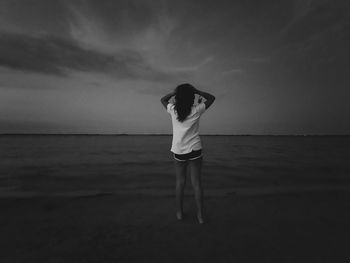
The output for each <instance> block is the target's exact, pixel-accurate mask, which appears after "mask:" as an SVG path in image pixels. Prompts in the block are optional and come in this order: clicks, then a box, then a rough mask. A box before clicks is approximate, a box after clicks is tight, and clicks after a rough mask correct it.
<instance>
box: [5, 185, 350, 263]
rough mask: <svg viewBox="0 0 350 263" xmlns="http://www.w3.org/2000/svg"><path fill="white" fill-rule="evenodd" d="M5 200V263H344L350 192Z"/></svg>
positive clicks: (349, 229)
mask: <svg viewBox="0 0 350 263" xmlns="http://www.w3.org/2000/svg"><path fill="white" fill-rule="evenodd" d="M174 201H175V200H174V197H173V196H171V195H169V196H149V195H141V194H140V195H135V194H130V195H128V194H122V195H116V194H113V195H97V196H83V197H63V196H61V197H31V198H15V197H8V198H5V197H2V198H1V199H0V204H1V208H2V209H1V210H2V212H1V216H0V232H1V237H0V242H1V248H2V249H1V250H2V253H1V262H3V263H7V262H9V263H10V262H11V263H12V262H26V263H28V262H35V263H38V262H65V263H69V262H258V261H259V262H348V260H349V259H350V256H349V254H348V245H347V244H348V243H347V240H348V239H349V233H350V225H349V221H350V209H349V208H350V202H349V201H350V192H348V191H324V192H319V191H318V192H312V191H311V192H299V193H298V192H294V193H291V192H289V193H286V194H282V193H279V194H273V193H270V194H256V195H240V194H234V193H232V194H230V195H226V196H218V197H215V196H208V197H207V198H206V199H205V201H206V202H205V207H206V215H207V222H206V224H205V225H199V224H198V223H197V222H196V219H195V214H194V201H193V197H192V196H191V194H190V193H189V194H188V195H186V198H185V213H186V216H185V219H184V220H183V221H177V220H176V218H175V210H174V209H175V207H174Z"/></svg>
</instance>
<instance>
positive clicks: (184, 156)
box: [174, 150, 202, 162]
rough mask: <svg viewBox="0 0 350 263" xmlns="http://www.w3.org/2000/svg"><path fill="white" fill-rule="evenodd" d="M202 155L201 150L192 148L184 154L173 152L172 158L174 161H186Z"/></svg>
mask: <svg viewBox="0 0 350 263" xmlns="http://www.w3.org/2000/svg"><path fill="white" fill-rule="evenodd" d="M200 157H202V150H197V151H195V150H192V152H190V153H186V154H176V153H174V159H175V160H176V161H180V162H186V161H189V160H190V161H191V160H195V159H198V158H200Z"/></svg>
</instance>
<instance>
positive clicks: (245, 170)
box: [0, 135, 350, 194]
mask: <svg viewBox="0 0 350 263" xmlns="http://www.w3.org/2000/svg"><path fill="white" fill-rule="evenodd" d="M170 144H171V136H101V135H99V136H91V135H90V136H83V135H69V136H67V135H65V136H59V135H58V136H56V135H44V136H39V135H35V136H30V135H25V136H24V135H23V136H18V135H16V136H15V135H10V136H9V135H3V136H0V191H1V192H2V193H5V192H6V193H8V192H16V193H21V192H28V193H29V192H36V193H43V194H52V193H63V192H76V193H83V192H86V191H96V192H114V191H131V192H132V191H135V190H137V189H151V191H153V192H157V191H159V192H162V191H163V190H172V189H173V187H174V167H173V161H172V155H171V153H170ZM202 144H203V154H204V163H203V183H204V187H205V189H212V190H214V189H215V190H219V191H220V189H227V188H233V189H239V188H243V187H271V186H291V185H293V186H301V185H303V186H305V185H324V186H327V185H341V186H344V185H349V186H350V164H349V160H350V137H348V136H306V137H304V136H202Z"/></svg>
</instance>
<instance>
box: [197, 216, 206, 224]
mask: <svg viewBox="0 0 350 263" xmlns="http://www.w3.org/2000/svg"><path fill="white" fill-rule="evenodd" d="M197 219H198V222H199V224H204V219H203V215H201V214H197Z"/></svg>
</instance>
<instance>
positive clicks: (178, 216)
mask: <svg viewBox="0 0 350 263" xmlns="http://www.w3.org/2000/svg"><path fill="white" fill-rule="evenodd" d="M176 218H177V220H182V219H183V213H182V212H176Z"/></svg>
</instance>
